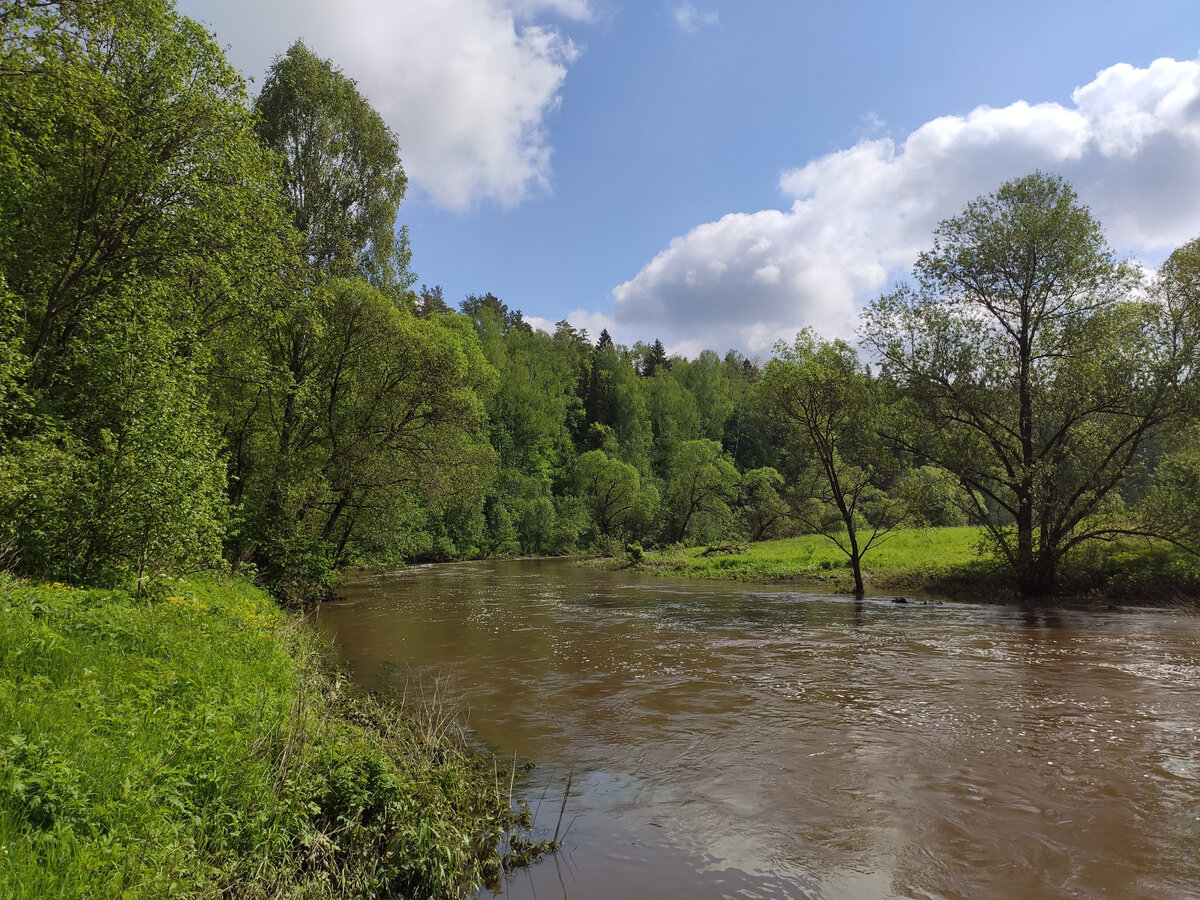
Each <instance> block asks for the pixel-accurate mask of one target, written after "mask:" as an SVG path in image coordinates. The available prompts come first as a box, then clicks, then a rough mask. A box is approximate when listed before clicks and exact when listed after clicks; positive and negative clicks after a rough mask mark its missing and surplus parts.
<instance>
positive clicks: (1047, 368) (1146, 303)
mask: <svg viewBox="0 0 1200 900" xmlns="http://www.w3.org/2000/svg"><path fill="white" fill-rule="evenodd" d="M915 274H916V277H917V279H918V281H919V287H918V288H917V289H908V288H901V289H899V290H897V291H895V292H893V293H891V294H888V295H886V296H884V297H881V298H879V300H877V301H876V302H875V303H874V304H873V305H872V307H871V309H870V311H869V313H868V316H867V319H866V324H865V334H866V339H867V342H868V344H869V346H870V347H871V348H872V349H873V350H874V351H875V352H877V353H878V354H879V355H880V356H881V357H882V359H883V361H884V372H885V376H886V377H887V378H888V379H889V380H890V381H891V382H892V383H893V384H894V385H895V386H896V389H897V391H898V393H899V395H900V396H902V397H903V398H904V405H903V411H904V412H905V413H907V415H906V417H905V419H904V421H903V423H902V424H899V425H897V426H895V427H894V428H893V436H894V437H895V438H896V439H897V440H898V441H899V442H900V443H903V444H905V445H907V446H908V447H910V448H911V449H912V450H913V451H914V452H918V453H921V454H923V455H924V456H925V457H926V458H928V459H929V460H930V461H932V462H934V463H936V464H937V465H939V466H941V467H942V468H945V469H946V470H948V471H950V472H953V473H954V475H955V476H956V477H957V478H958V479H959V481H960V482H961V483H962V485H963V487H964V489H965V490H966V491H968V494H969V496H973V497H974V496H979V497H982V498H984V500H985V502H986V503H987V504H988V506H989V507H995V511H1000V510H1002V511H1004V513H1006V514H1007V516H1008V519H1007V521H1005V520H1003V519H1000V518H996V517H989V518H988V519H987V520H986V521H987V527H988V530H989V533H990V535H991V538H992V541H993V543H994V545H995V547H996V550H997V551H998V553H999V554H1000V556H1001V558H1002V559H1004V560H1005V561H1006V563H1007V564H1008V565H1009V566H1010V567H1011V569H1012V570H1013V572H1014V573H1015V574H1016V578H1017V580H1018V583H1019V585H1020V588H1021V590H1022V592H1023V593H1025V594H1026V595H1027V596H1037V595H1042V594H1046V593H1048V592H1051V591H1053V590H1054V589H1055V587H1056V586H1057V567H1058V563H1059V561H1060V560H1061V559H1062V557H1063V556H1064V554H1065V553H1067V552H1068V551H1069V550H1071V548H1073V547H1076V546H1078V545H1079V544H1081V543H1083V542H1085V541H1088V540H1092V539H1095V538H1099V537H1105V536H1112V535H1114V534H1118V533H1120V532H1121V531H1122V530H1124V529H1125V527H1126V525H1125V516H1124V511H1123V509H1122V504H1121V503H1120V494H1119V488H1120V487H1121V485H1122V484H1123V483H1124V482H1125V481H1126V479H1127V478H1128V477H1129V475H1130V473H1131V472H1133V471H1134V470H1136V468H1137V467H1138V465H1139V464H1140V461H1141V459H1142V457H1141V452H1142V451H1143V449H1144V448H1145V446H1146V445H1147V442H1148V441H1150V440H1151V439H1152V438H1153V437H1154V436H1155V435H1156V434H1157V433H1159V431H1160V430H1161V429H1162V428H1163V427H1164V426H1165V425H1167V424H1168V423H1170V422H1171V421H1172V420H1173V419H1175V418H1177V417H1178V416H1180V415H1181V414H1182V413H1183V412H1184V411H1185V409H1186V404H1185V402H1184V400H1185V393H1184V392H1183V391H1181V389H1180V388H1181V387H1182V386H1183V383H1184V382H1185V381H1186V379H1187V378H1188V377H1189V375H1190V371H1191V368H1192V366H1193V364H1194V359H1195V352H1196V343H1197V330H1196V328H1195V325H1194V323H1195V312H1194V310H1193V309H1192V306H1193V304H1192V303H1191V302H1190V298H1189V301H1188V302H1187V303H1183V304H1180V305H1177V306H1172V305H1171V304H1166V303H1159V302H1157V301H1156V300H1155V299H1154V298H1148V297H1142V296H1138V294H1137V293H1136V291H1135V290H1134V287H1135V286H1134V284H1133V282H1132V275H1133V273H1132V272H1131V271H1130V269H1129V267H1127V266H1125V265H1122V264H1119V263H1117V262H1116V261H1115V260H1114V258H1113V255H1112V253H1111V251H1110V250H1109V249H1108V247H1107V246H1106V245H1105V242H1104V238H1103V235H1102V233H1101V229H1100V225H1099V223H1097V222H1096V220H1095V219H1094V218H1093V217H1092V216H1091V214H1090V213H1089V212H1088V210H1087V209H1086V208H1084V207H1083V206H1082V205H1080V204H1079V202H1078V200H1077V198H1076V195H1075V192H1074V191H1073V190H1072V189H1071V188H1070V186H1069V185H1067V184H1066V183H1065V182H1064V181H1063V180H1062V179H1061V178H1058V177H1054V176H1049V175H1044V174H1041V173H1038V174H1034V175H1030V176H1027V177H1025V178H1020V179H1016V180H1014V181H1010V182H1008V183H1006V184H1004V185H1002V186H1001V187H1000V189H999V190H998V191H996V192H995V193H994V194H991V195H989V196H986V197H981V198H979V199H977V200H975V201H972V202H971V203H970V204H969V205H968V206H967V208H966V210H965V211H964V212H963V213H962V214H961V215H959V216H956V217H954V218H951V219H947V220H946V221H944V222H942V223H941V225H939V226H938V229H937V231H936V232H935V236H934V245H933V248H932V249H931V250H929V251H927V252H925V253H923V254H922V255H921V257H920V259H919V260H918V263H917V266H916V269H915ZM980 512H982V510H980ZM1009 522H1011V523H1012V524H1011V525H1009V524H1008V523H1009Z"/></svg>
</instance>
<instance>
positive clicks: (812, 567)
mask: <svg viewBox="0 0 1200 900" xmlns="http://www.w3.org/2000/svg"><path fill="white" fill-rule="evenodd" d="M981 546H982V545H981V539H980V531H979V529H977V528H921V529H907V530H898V531H895V532H892V533H891V534H890V535H888V537H887V539H886V540H885V541H884V543H882V544H877V545H876V546H875V547H873V548H872V549H871V550H870V551H869V552H868V553H867V554H866V556H864V557H863V574H864V580H865V581H866V588H867V591H868V592H877V593H878V592H897V591H924V592H930V593H938V594H948V595H952V596H962V597H969V598H972V599H980V600H992V599H1012V598H1013V597H1014V596H1015V588H1014V585H1013V583H1012V580H1011V578H1010V576H1009V573H1008V572H1007V570H1006V569H1005V568H1004V567H1003V566H1002V565H1000V564H999V563H998V562H997V561H996V560H995V559H994V558H992V557H990V556H989V555H987V554H986V553H982V552H981ZM741 547H742V548H743V549H744V550H745V552H744V553H733V554H727V555H726V554H718V555H713V556H707V557H706V556H703V555H702V554H703V552H704V549H705V548H703V547H692V548H687V549H683V548H678V547H675V548H670V549H667V550H663V551H658V552H647V553H646V554H645V556H644V559H643V560H642V562H641V563H640V564H639V565H638V566H637V568H638V569H640V570H643V571H647V572H652V573H654V574H657V575H663V576H667V577H675V578H700V579H720V580H730V581H750V582H797V583H803V584H809V585H819V586H822V587H828V588H829V589H831V590H838V591H850V590H852V588H853V579H852V577H851V574H850V568H849V561H848V558H847V556H846V554H845V553H843V552H842V551H841V550H840V549H838V548H837V547H836V546H835V545H834V544H833V543H832V542H830V541H829V540H828V539H826V538H824V537H822V536H820V535H804V536H802V537H795V538H785V539H782V540H775V541H763V542H761V543H754V544H744V545H741ZM623 564H624V563H611V562H610V563H609V565H623ZM1060 582H1061V592H1060V594H1059V599H1063V600H1067V599H1071V600H1084V601H1120V602H1124V603H1144V604H1156V603H1161V602H1167V603H1184V604H1191V603H1194V602H1195V599H1196V598H1197V597H1200V560H1197V558H1196V557H1195V556H1193V555H1191V554H1188V553H1184V552H1182V551H1180V550H1177V549H1174V548H1171V547H1169V546H1167V545H1165V544H1163V543H1161V542H1160V543H1152V542H1147V541H1145V540H1134V539H1129V540H1124V541H1115V542H1107V543H1099V542H1098V543H1092V544H1088V545H1084V546H1083V547H1081V548H1079V549H1078V550H1076V551H1074V552H1072V553H1070V554H1068V556H1067V558H1066V559H1065V560H1064V561H1063V564H1062V566H1061V568H1060Z"/></svg>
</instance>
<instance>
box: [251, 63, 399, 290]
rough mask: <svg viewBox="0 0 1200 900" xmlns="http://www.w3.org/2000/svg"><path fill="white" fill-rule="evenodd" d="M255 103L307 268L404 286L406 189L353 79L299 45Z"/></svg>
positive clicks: (390, 144)
mask: <svg viewBox="0 0 1200 900" xmlns="http://www.w3.org/2000/svg"><path fill="white" fill-rule="evenodd" d="M254 107H255V111H256V112H257V113H258V126H257V128H258V134H259V136H260V137H261V138H262V140H263V142H264V143H265V144H266V145H267V146H268V147H270V148H271V149H272V150H273V151H275V153H277V154H278V155H279V157H280V159H281V160H282V164H283V170H284V173H283V174H284V186H285V190H286V193H287V199H288V207H289V208H290V209H291V211H292V215H293V217H294V220H295V225H296V229H297V230H298V231H299V232H300V233H301V234H302V235H304V239H305V248H306V249H305V256H306V258H307V259H308V261H309V263H310V264H311V265H312V266H313V268H315V269H316V270H318V271H320V272H322V273H325V274H330V275H340V276H346V275H352V274H361V275H365V276H367V277H369V278H370V279H371V280H372V282H373V283H374V284H376V286H379V287H382V288H385V289H389V288H392V287H395V286H397V283H399V286H400V287H402V288H407V287H409V286H411V283H412V281H411V277H410V276H408V274H407V266H406V265H405V263H406V261H407V244H406V239H405V238H406V236H405V233H404V232H402V233H401V241H400V243H399V244H398V243H397V241H396V237H395V226H396V210H397V209H398V208H399V206H400V202H401V201H402V200H403V199H404V191H405V188H406V187H407V179H406V177H405V175H404V169H403V167H402V166H401V164H400V155H399V147H398V144H397V141H396V137H395V135H394V134H392V132H391V130H390V129H389V128H388V127H387V125H386V124H385V123H384V121H383V119H382V118H381V117H380V116H379V113H377V112H376V111H375V110H374V109H373V108H372V107H371V105H370V104H369V103H368V102H367V101H366V99H365V98H364V97H363V96H362V95H361V94H360V93H359V92H358V89H357V87H356V86H355V83H354V82H353V81H352V80H351V79H349V78H347V77H346V76H345V75H343V74H342V73H341V71H340V70H338V69H337V68H336V67H335V66H334V65H333V64H332V63H331V62H330V61H328V60H325V59H321V58H320V57H319V56H317V55H316V54H315V53H313V52H312V51H311V50H309V49H308V48H307V47H306V46H305V45H304V44H303V43H302V42H300V41H297V42H296V43H295V44H293V45H292V46H291V47H290V48H289V49H288V51H287V53H285V54H283V55H282V56H280V57H277V58H276V59H275V60H274V62H273V63H272V64H271V68H270V70H269V71H268V73H267V78H266V81H265V82H264V84H263V89H262V92H261V93H260V94H259V96H258V99H257V100H256V101H255V104H254Z"/></svg>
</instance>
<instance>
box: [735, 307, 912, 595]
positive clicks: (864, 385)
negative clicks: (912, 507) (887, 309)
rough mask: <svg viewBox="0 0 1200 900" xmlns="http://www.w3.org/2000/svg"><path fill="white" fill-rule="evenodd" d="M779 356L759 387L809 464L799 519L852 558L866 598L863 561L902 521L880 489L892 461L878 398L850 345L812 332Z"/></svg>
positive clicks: (781, 346)
mask: <svg viewBox="0 0 1200 900" xmlns="http://www.w3.org/2000/svg"><path fill="white" fill-rule="evenodd" d="M775 353H776V358H775V359H773V360H771V362H769V363H768V364H767V367H766V370H765V371H764V373H763V377H762V382H761V383H760V385H759V389H760V391H761V396H762V398H763V402H764V405H765V407H766V409H767V411H768V415H769V416H771V418H772V419H773V420H774V422H775V423H776V425H777V426H778V427H779V429H780V430H781V432H782V433H783V434H785V435H786V437H787V441H788V444H789V446H790V447H791V448H792V453H793V455H794V456H797V457H799V458H800V459H802V460H805V461H806V463H807V466H806V468H805V470H804V471H803V477H802V478H801V481H800V486H801V488H800V496H799V499H800V500H801V501H802V502H801V504H800V505H799V507H798V509H797V517H798V518H799V519H800V521H801V523H802V524H803V525H804V526H805V527H806V528H807V529H809V530H811V531H815V532H819V533H821V534H823V535H824V536H825V537H826V538H828V539H829V540H830V541H832V542H833V543H834V544H836V545H837V546H838V547H839V548H840V549H841V550H842V551H843V552H844V553H845V554H846V556H847V557H848V558H849V561H850V568H851V571H852V572H853V575H854V590H855V592H856V593H859V594H861V593H863V590H864V584H863V575H862V559H863V557H864V556H865V555H866V554H867V553H868V552H869V551H870V550H871V548H873V547H875V546H877V545H878V544H879V543H880V542H881V541H882V540H884V538H885V537H886V535H887V533H888V532H889V531H890V530H891V529H892V528H894V527H895V526H896V525H897V524H898V522H899V521H900V520H901V518H902V510H900V509H899V508H898V505H897V504H895V503H889V502H886V500H885V498H884V496H883V493H882V491H881V490H880V488H879V482H880V480H881V478H882V477H883V476H884V473H885V472H887V471H888V470H889V469H890V468H891V463H892V458H891V456H890V454H889V453H888V451H887V448H886V447H884V446H883V444H882V442H881V441H880V439H879V436H878V434H877V432H876V431H875V425H876V423H877V422H878V420H879V416H880V409H881V407H880V403H879V397H878V392H877V390H876V387H875V384H874V383H873V382H872V380H871V377H870V374H869V373H868V372H867V370H866V367H865V366H864V365H863V364H862V362H860V361H859V359H858V355H857V354H856V353H855V352H854V348H853V347H851V346H850V345H849V344H847V343H846V342H845V341H841V340H837V341H824V340H821V339H820V338H818V337H817V336H816V334H815V333H814V332H813V331H812V330H811V329H810V330H805V331H802V332H800V333H799V334H798V335H796V340H795V343H794V344H792V346H790V347H789V346H787V345H786V344H783V343H780V344H778V345H776V347H775Z"/></svg>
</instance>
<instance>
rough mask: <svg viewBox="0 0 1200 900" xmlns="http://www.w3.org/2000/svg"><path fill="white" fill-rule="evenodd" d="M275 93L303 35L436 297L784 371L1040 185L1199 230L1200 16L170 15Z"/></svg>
mask: <svg viewBox="0 0 1200 900" xmlns="http://www.w3.org/2000/svg"><path fill="white" fill-rule="evenodd" d="M178 6H179V10H180V11H181V12H182V13H183V14H185V15H188V16H190V17H192V18H194V19H197V20H199V21H201V22H204V23H205V24H207V25H208V26H209V28H210V29H211V30H212V31H213V32H214V33H215V34H216V36H217V39H218V41H219V43H220V44H221V45H222V46H223V47H224V48H225V49H226V52H227V54H228V56H229V58H230V60H231V61H232V62H233V63H234V65H236V66H237V67H238V68H239V69H240V70H241V71H242V73H243V74H244V75H245V76H246V77H247V78H248V79H251V80H252V82H253V83H252V84H251V87H250V90H251V93H256V92H257V90H258V86H259V85H261V83H262V81H263V78H264V76H265V73H266V71H267V68H268V66H269V65H270V62H271V59H272V58H273V57H274V56H275V55H277V54H280V53H283V52H284V51H286V49H287V48H288V46H290V44H291V43H292V42H294V41H295V40H297V39H303V40H304V41H305V43H306V44H308V46H309V47H311V48H312V49H313V50H314V51H315V52H317V53H318V54H320V55H321V56H323V57H325V58H327V59H330V60H332V61H333V62H334V64H335V65H337V66H338V67H339V68H340V69H341V70H342V71H343V72H345V74H346V75H348V76H349V77H351V78H353V79H355V81H356V82H357V83H358V87H359V90H360V91H361V92H362V93H363V94H364V96H366V97H367V99H368V100H369V101H370V102H371V103H372V105H373V106H374V107H375V108H376V109H377V110H378V111H379V112H380V114H381V115H382V116H383V117H384V119H385V121H387V123H388V124H389V125H390V127H391V128H392V130H393V131H394V132H395V133H396V135H397V138H398V140H399V143H400V150H401V157H402V159H403V163H404V167H405V171H406V173H407V174H408V178H409V191H408V195H407V197H406V199H405V202H404V204H403V205H402V206H401V210H400V217H399V222H398V224H401V225H407V226H408V229H409V233H410V236H411V240H412V247H413V268H414V270H415V272H416V274H417V276H418V279H419V281H420V282H422V283H425V284H428V285H430V286H433V285H435V284H437V285H441V286H442V288H443V291H444V295H445V297H446V300H447V301H448V302H450V303H457V302H459V301H461V300H462V299H463V298H464V297H465V296H466V295H468V294H483V293H487V292H491V293H493V294H495V295H496V296H498V297H500V298H501V299H502V300H503V301H504V302H505V303H507V304H508V305H509V307H510V308H516V309H521V310H522V311H523V312H524V313H525V315H526V318H527V319H529V320H530V321H532V322H533V323H534V324H535V325H538V326H539V327H544V328H546V329H548V330H553V328H554V323H555V322H557V321H559V320H561V319H568V320H569V321H570V322H571V323H572V324H573V325H575V326H577V327H581V328H586V329H587V330H588V332H589V334H590V335H591V337H592V338H593V339H595V338H596V337H597V336H598V335H599V333H600V331H601V329H603V328H607V329H608V330H609V332H610V334H611V335H612V337H613V338H614V340H616V341H617V342H619V343H624V344H632V343H633V342H635V341H639V340H640V341H646V342H648V343H649V342H652V341H653V340H655V339H656V338H658V339H661V340H662V341H663V343H664V344H665V345H666V346H667V348H668V349H669V350H671V351H672V352H675V353H682V354H685V355H688V356H694V355H695V354H696V353H698V352H699V351H700V350H703V349H705V348H710V349H714V350H717V351H718V352H720V353H722V354H723V353H724V352H725V350H727V349H731V348H732V349H737V350H740V351H741V352H744V353H746V354H747V355H750V356H760V357H763V358H766V357H768V356H769V355H770V351H771V347H772V346H773V345H774V344H775V342H776V341H778V340H781V339H782V340H789V341H790V340H791V339H792V337H794V335H795V333H796V332H797V331H798V330H800V329H801V328H804V327H809V326H811V327H813V328H815V329H816V330H817V331H818V332H819V333H821V334H823V335H825V336H827V337H846V338H853V336H854V331H855V328H856V326H857V317H858V313H859V311H860V310H861V309H862V307H863V306H864V305H865V304H866V303H868V302H869V301H870V300H871V299H872V298H874V297H876V296H878V295H879V294H880V293H882V292H884V291H886V290H888V289H889V288H890V287H891V286H892V285H894V284H895V283H896V282H897V281H898V280H900V279H903V278H904V277H905V276H906V275H907V273H909V272H910V271H911V267H912V264H913V263H914V262H915V260H916V257H917V255H918V254H919V253H920V252H921V250H923V249H926V248H928V247H929V245H930V243H931V235H932V232H933V229H934V228H935V227H936V225H937V223H938V222H939V221H940V220H942V219H944V218H947V217H949V216H952V215H955V214H956V213H958V212H960V211H961V210H962V209H963V207H964V206H965V205H966V204H967V203H968V202H969V201H971V200H972V199H974V198H975V197H978V196H980V195H984V194H987V193H990V192H991V191H994V190H995V189H996V188H998V187H999V186H1000V185H1001V184H1002V183H1003V182H1004V181H1006V180H1008V179H1010V178H1014V177H1018V176H1021V175H1025V174H1028V173H1030V172H1033V171H1035V170H1041V171H1044V172H1054V173H1059V174H1061V175H1063V176H1064V177H1066V178H1067V179H1068V180H1069V181H1070V182H1071V184H1072V185H1073V186H1074V188H1075V190H1076V191H1077V192H1078V194H1079V196H1080V199H1081V200H1082V201H1083V202H1084V203H1085V204H1087V205H1088V206H1089V207H1090V208H1091V210H1092V212H1093V214H1095V216H1096V217H1097V218H1098V219H1099V220H1100V222H1101V223H1102V224H1103V225H1104V227H1105V230H1106V234H1107V236H1108V239H1109V242H1110V244H1111V246H1112V247H1113V248H1114V249H1115V250H1116V251H1117V252H1118V253H1119V254H1120V255H1122V256H1125V257H1129V258H1133V259H1136V260H1139V261H1141V262H1142V263H1144V264H1146V265H1147V266H1150V267H1153V266H1155V265H1157V264H1158V263H1160V262H1161V261H1162V259H1163V258H1165V256H1166V255H1167V254H1168V253H1169V252H1170V251H1171V250H1172V249H1173V248H1174V247H1177V246H1179V245H1180V244H1182V243H1184V242H1186V241H1188V240H1190V239H1192V238H1194V237H1197V236H1200V3H1197V2H1196V0H1142V2H1140V3H1130V2H1115V0H1086V2H1085V0H1036V2H1026V0H1008V2H991V3H970V2H964V0H909V2H906V3H896V2H895V0H891V2H876V0H847V2H844V3H830V2H827V0H822V2H809V0H738V2H716V0H712V2H705V0H696V2H679V0H637V2H634V0H337V2H334V0H180V2H179V4H178Z"/></svg>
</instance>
